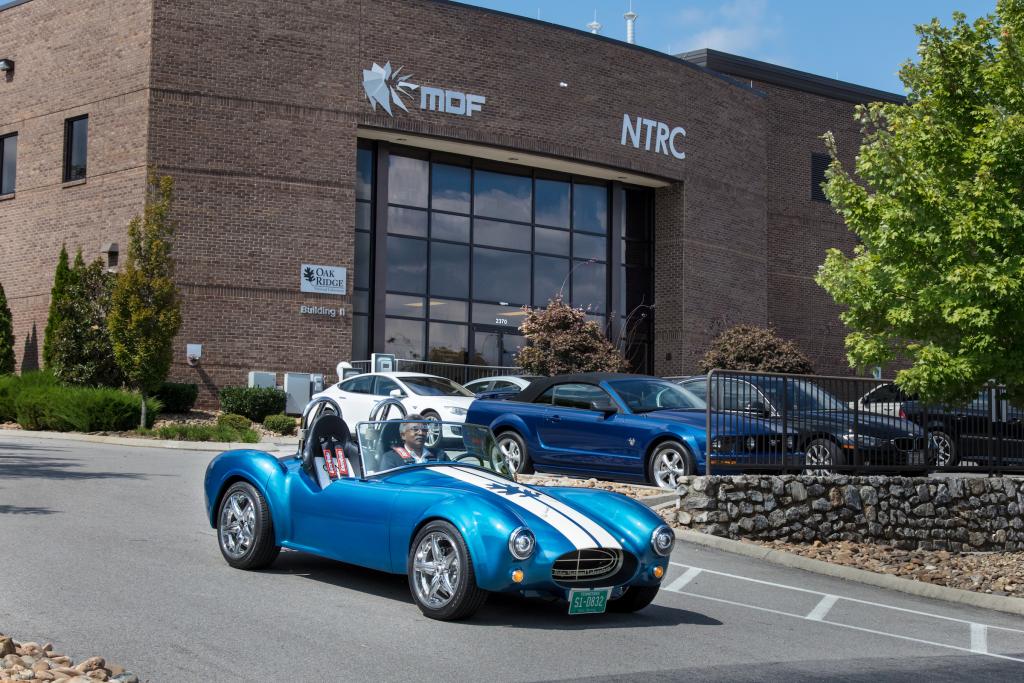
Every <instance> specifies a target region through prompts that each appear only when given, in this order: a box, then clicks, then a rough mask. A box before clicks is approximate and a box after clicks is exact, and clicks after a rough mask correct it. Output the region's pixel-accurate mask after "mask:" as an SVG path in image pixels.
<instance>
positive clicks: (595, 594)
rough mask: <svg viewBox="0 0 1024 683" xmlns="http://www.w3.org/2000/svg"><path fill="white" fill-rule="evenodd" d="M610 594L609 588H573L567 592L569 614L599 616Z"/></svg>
mask: <svg viewBox="0 0 1024 683" xmlns="http://www.w3.org/2000/svg"><path fill="white" fill-rule="evenodd" d="M611 594H612V589H611V588H596V589H594V590H588V589H585V588H573V589H571V590H570V591H569V614H601V613H602V612H604V610H605V607H607V605H608V596H610V595H611Z"/></svg>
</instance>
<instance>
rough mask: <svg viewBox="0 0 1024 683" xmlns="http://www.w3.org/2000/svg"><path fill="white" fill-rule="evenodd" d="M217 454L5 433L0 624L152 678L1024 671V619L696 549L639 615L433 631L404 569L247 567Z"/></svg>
mask: <svg viewBox="0 0 1024 683" xmlns="http://www.w3.org/2000/svg"><path fill="white" fill-rule="evenodd" d="M211 456H212V454H211V453H209V452H206V453H202V452H191V451H172V450H160V449H147V448H135V447H125V446H98V445H93V444H84V443H77V442H65V441H43V440H39V439H33V438H31V437H26V436H21V435H17V436H11V435H5V434H3V433H0V632H4V633H10V634H12V635H14V636H15V638H17V639H19V640H37V641H40V642H45V641H52V642H54V643H55V644H56V645H57V647H58V649H59V650H62V651H64V652H66V653H67V654H69V655H70V656H72V657H74V658H76V659H78V658H84V657H86V656H89V655H93V654H99V655H103V656H106V657H108V658H109V659H110V660H112V661H114V662H117V663H119V664H122V665H124V666H126V667H128V668H129V669H131V670H133V671H135V672H137V673H138V674H139V675H140V676H142V677H144V678H149V679H150V680H152V681H196V680H210V681H242V680H253V679H257V678H258V679H266V680H297V681H305V680H355V679H359V680H375V681H376V680H385V681H388V680H408V679H410V678H411V677H421V678H444V679H445V680H456V681H458V680H475V681H479V680H482V679H483V680H501V681H505V680H509V681H511V680H516V681H535V680H573V679H588V680H595V679H596V680H602V679H606V680H629V679H636V680H640V679H643V680H650V679H651V678H652V677H654V676H658V677H660V678H663V679H666V680H682V679H686V680H712V681H719V680H720V681H726V680H730V681H731V680H750V681H754V680H757V681H794V680H820V679H825V678H827V679H829V680H836V681H867V680H871V681H878V680H907V679H909V678H915V679H918V678H927V679H929V680H931V681H946V680H948V681H954V680H957V681H959V680H965V679H970V680H977V681H985V680H991V681H1005V680H1020V679H1021V678H1022V677H1024V619H1021V618H1018V617H1014V616H1011V615H1006V614H1001V613H997V612H990V611H985V610H979V609H974V608H968V607H962V606H958V605H952V604H948V603H943V602H937V601H932V600H927V599H923V598H916V597H913V596H909V595H905V594H900V593H893V592H889V591H885V590H883V589H879V588H874V587H870V586H864V585H860V584H855V583H848V582H844V581H842V580H839V579H834V578H831V577H825V576H819V575H815V574H808V573H805V572H802V571H800V570H794V569H788V568H782V567H778V566H775V565H769V564H765V563H760V562H758V561H756V560H752V559H750V558H745V557H739V556H735V555H729V554H726V553H722V552H719V551H716V550H712V549H708V548H702V547H696V546H689V545H683V544H680V545H679V546H678V547H677V549H676V551H675V552H674V554H673V558H672V559H673V563H672V566H671V568H670V572H669V574H668V576H667V577H666V579H665V583H664V587H665V588H664V589H663V590H662V592H661V593H660V594H659V596H658V598H657V599H656V601H655V603H654V604H653V605H652V606H650V607H648V608H647V609H646V610H643V611H642V612H640V613H638V614H635V615H610V614H606V615H590V616H581V617H570V616H569V615H568V614H566V610H565V606H564V605H562V604H559V603H549V602H544V601H538V600H530V601H526V600H520V599H516V598H511V597H492V599H491V600H490V601H489V602H488V603H487V605H485V606H484V608H483V609H482V610H481V611H480V612H479V613H478V615H477V616H476V617H475V618H474V619H472V620H469V621H466V622H461V623H439V622H435V621H431V620H428V619H426V618H424V617H423V616H422V615H420V613H419V611H418V610H417V609H416V608H415V606H414V605H413V604H412V601H411V599H410V597H409V594H408V587H407V584H406V582H405V579H404V577H400V576H391V575H386V574H380V573H377V572H371V571H368V570H363V569H360V568H357V567H352V566H349V565H344V564H340V563H337V562H331V561H327V560H322V559H319V558H316V557H312V556H309V555H305V554H302V553H294V552H286V553H282V555H281V556H280V558H279V559H278V561H277V562H276V563H275V565H274V567H273V568H272V569H270V570H268V571H264V572H241V571H237V570H233V569H231V568H230V567H228V566H227V565H226V564H225V563H224V561H223V560H222V558H221V556H220V553H219V552H218V550H217V545H216V539H215V536H214V532H213V530H212V529H211V528H210V527H209V525H208V524H207V523H206V520H205V517H204V513H203V502H202V490H201V483H202V477H203V472H204V469H205V467H206V463H207V462H208V461H209V460H210V458H211Z"/></svg>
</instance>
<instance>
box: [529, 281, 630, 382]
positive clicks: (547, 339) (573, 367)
mask: <svg viewBox="0 0 1024 683" xmlns="http://www.w3.org/2000/svg"><path fill="white" fill-rule="evenodd" d="M519 329H520V330H521V331H522V333H523V336H525V337H526V341H527V344H528V345H527V346H524V347H523V348H521V349H519V352H518V353H517V354H516V357H515V359H516V363H517V364H518V365H519V367H520V368H522V370H523V372H524V373H527V374H531V375H561V374H569V373H574V372H621V371H624V370H625V369H626V368H627V363H626V359H625V358H623V357H622V354H621V353H620V352H619V350H618V349H617V348H616V347H615V345H614V344H612V343H611V342H610V341H609V340H608V338H607V337H606V336H605V335H604V332H602V331H601V328H600V327H599V326H598V324H597V323H596V322H594V321H593V320H590V319H588V318H587V312H586V311H585V310H583V309H582V308H573V307H572V306H569V305H568V304H566V303H565V302H564V301H562V297H561V296H560V295H559V296H555V297H554V298H553V299H551V300H550V301H548V305H547V306H546V307H545V308H532V309H526V317H525V318H524V319H523V324H522V325H520V327H519Z"/></svg>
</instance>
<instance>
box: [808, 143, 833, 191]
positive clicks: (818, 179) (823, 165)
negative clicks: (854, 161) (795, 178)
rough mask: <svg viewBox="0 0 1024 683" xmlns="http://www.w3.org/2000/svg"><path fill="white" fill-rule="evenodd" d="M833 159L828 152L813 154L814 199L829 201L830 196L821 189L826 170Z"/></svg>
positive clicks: (812, 186)
mask: <svg viewBox="0 0 1024 683" xmlns="http://www.w3.org/2000/svg"><path fill="white" fill-rule="evenodd" d="M831 161H832V160H831V159H830V158H829V156H828V155H827V154H812V155H811V199H812V200H813V201H816V202H827V201H828V197H826V196H825V193H824V192H823V191H822V189H821V184H822V183H823V182H825V170H826V169H827V168H828V165H829V162H831Z"/></svg>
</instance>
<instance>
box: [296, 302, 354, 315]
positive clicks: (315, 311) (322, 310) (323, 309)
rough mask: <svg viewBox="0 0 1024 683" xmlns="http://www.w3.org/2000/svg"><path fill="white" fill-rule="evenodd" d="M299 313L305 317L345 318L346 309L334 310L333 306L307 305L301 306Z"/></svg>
mask: <svg viewBox="0 0 1024 683" xmlns="http://www.w3.org/2000/svg"><path fill="white" fill-rule="evenodd" d="M299 313H301V314H303V315H318V316H322V317H324V318H344V317H345V307H344V306H342V307H341V308H333V307H332V306H308V305H306V304H300V305H299Z"/></svg>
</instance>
